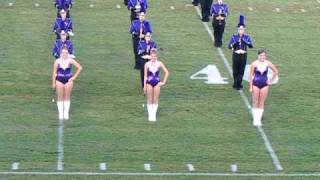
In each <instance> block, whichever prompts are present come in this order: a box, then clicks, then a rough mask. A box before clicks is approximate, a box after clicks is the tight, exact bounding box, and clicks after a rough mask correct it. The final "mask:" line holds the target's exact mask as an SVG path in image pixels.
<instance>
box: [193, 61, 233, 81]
mask: <svg viewBox="0 0 320 180" xmlns="http://www.w3.org/2000/svg"><path fill="white" fill-rule="evenodd" d="M190 79H202V80H206V81H205V82H204V83H206V84H228V81H227V79H228V78H224V77H222V76H221V74H220V72H219V70H218V68H217V67H216V66H215V65H207V66H206V67H205V68H203V69H201V70H200V71H198V72H196V73H194V74H193V75H191V76H190Z"/></svg>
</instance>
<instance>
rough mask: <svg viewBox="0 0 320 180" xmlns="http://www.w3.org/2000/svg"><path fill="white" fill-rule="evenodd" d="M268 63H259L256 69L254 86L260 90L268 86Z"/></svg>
mask: <svg viewBox="0 0 320 180" xmlns="http://www.w3.org/2000/svg"><path fill="white" fill-rule="evenodd" d="M267 82H268V63H267V62H258V63H256V65H255V67H254V77H253V81H252V84H253V85H254V86H256V87H258V88H259V89H262V88H264V87H265V86H268V83H267Z"/></svg>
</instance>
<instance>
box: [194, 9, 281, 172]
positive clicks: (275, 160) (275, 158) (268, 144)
mask: <svg viewBox="0 0 320 180" xmlns="http://www.w3.org/2000/svg"><path fill="white" fill-rule="evenodd" d="M195 8H196V11H197V13H198V15H199V16H200V17H201V12H200V9H199V7H195ZM203 25H204V27H205V28H206V30H207V32H208V34H209V36H210V37H211V40H212V42H214V36H213V33H212V32H211V30H210V28H209V26H208V24H207V23H205V22H203ZM217 49H218V52H219V55H220V57H221V59H222V60H223V63H224V65H225V67H226V68H227V70H228V72H229V75H230V77H233V75H232V69H231V66H230V64H229V62H228V61H227V59H226V57H225V55H224V53H223V51H222V49H221V48H217ZM239 93H240V96H241V98H242V100H243V101H244V103H245V105H246V107H247V109H248V111H249V113H250V114H251V105H250V103H249V100H248V97H247V96H246V95H245V94H244V92H243V91H242V90H240V91H239ZM258 131H259V132H260V135H261V137H262V139H263V141H264V144H265V146H266V148H267V150H268V153H269V155H270V157H271V158H272V162H273V165H274V166H275V168H276V170H277V171H282V170H283V167H282V166H281V163H280V161H279V158H278V156H277V154H276V153H275V151H274V150H273V148H272V145H271V142H270V141H269V139H268V137H267V135H266V134H265V132H264V130H263V128H262V127H258Z"/></svg>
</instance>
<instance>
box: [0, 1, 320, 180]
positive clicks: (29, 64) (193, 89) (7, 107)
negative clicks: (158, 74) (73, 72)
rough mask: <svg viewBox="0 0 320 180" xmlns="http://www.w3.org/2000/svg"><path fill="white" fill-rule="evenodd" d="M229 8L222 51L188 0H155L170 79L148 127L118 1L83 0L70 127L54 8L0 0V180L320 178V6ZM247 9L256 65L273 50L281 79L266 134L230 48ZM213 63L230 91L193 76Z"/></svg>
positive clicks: (244, 4) (77, 19) (273, 91)
mask: <svg viewBox="0 0 320 180" xmlns="http://www.w3.org/2000/svg"><path fill="white" fill-rule="evenodd" d="M225 1H226V2H227V3H228V5H229V8H230V15H229V17H228V19H227V25H226V29H225V33H224V38H223V47H222V48H215V47H214V46H213V39H212V26H211V22H210V23H203V22H202V21H201V20H200V17H199V9H198V8H197V7H194V6H193V5H191V3H190V1H189V0H148V2H149V9H148V14H147V16H146V17H147V19H148V20H150V21H151V24H152V27H153V39H154V40H155V41H156V42H157V44H158V51H159V57H160V60H161V61H162V62H164V63H165V64H166V66H167V68H168V69H169V71H170V77H169V79H168V83H167V84H166V85H165V86H164V87H163V88H162V89H161V97H160V103H159V111H158V118H157V122H155V123H151V122H148V120H147V112H146V109H145V107H143V105H144V104H145V103H146V98H145V97H144V96H143V94H142V90H141V87H140V74H139V71H137V70H135V69H133V65H134V56H133V52H132V42H131V35H130V34H129V26H130V19H129V16H130V13H129V11H128V10H127V9H126V7H124V5H123V1H122V0H75V2H76V3H75V4H74V7H73V8H72V9H71V16H72V20H73V23H74V25H73V26H74V27H73V29H74V33H75V36H74V37H72V38H71V39H72V41H73V44H74V48H75V53H74V54H75V55H76V57H77V59H78V60H79V62H80V63H81V65H82V66H83V71H82V72H81V75H80V77H79V78H78V79H77V80H76V81H75V86H74V90H73V93H72V100H71V112H70V120H68V121H60V122H59V120H58V115H57V106H56V103H55V102H52V98H53V97H54V94H53V91H52V88H51V74H52V65H53V62H54V58H53V56H52V55H51V49H52V46H53V43H54V40H55V35H54V33H53V32H52V24H53V23H54V20H55V16H56V10H55V7H54V6H53V3H52V1H51V0H0V26H1V29H0V32H1V33H0V179H28V178H29V179H89V178H90V179H106V178H110V179H111V178H114V179H318V178H320V177H319V176H320V170H319V169H320V136H319V133H320V130H319V129H320V123H319V120H320V74H319V72H320V61H319V55H320V51H319V46H320V36H319V34H320V21H319V17H320V1H319V0H318V1H317V0H305V1H299V0H268V1H265V0H241V1H240V0H225ZM10 3H12V4H10ZM36 3H38V4H39V5H38V6H36V5H35V4H36ZM119 5H120V6H119ZM241 13H243V14H244V15H245V16H246V25H247V30H246V32H247V33H248V34H249V35H251V37H252V39H253V45H254V48H253V49H251V50H249V53H248V63H251V62H252V61H253V60H255V58H256V53H257V50H258V49H260V48H265V49H266V50H267V55H268V58H269V59H270V60H271V61H272V62H273V63H274V64H275V65H276V66H277V68H278V70H279V82H278V83H277V84H275V85H273V86H271V88H270V92H269V97H268V99H267V101H266V105H265V112H264V116H263V120H262V124H263V126H262V127H260V128H257V127H254V126H252V115H251V112H250V111H251V110H250V108H251V94H250V93H249V91H248V83H247V82H246V81H244V89H243V90H241V91H235V90H234V89H232V83H233V79H232V76H231V74H232V72H231V63H232V60H231V57H232V52H231V50H229V49H228V48H227V44H228V42H229V38H230V36H231V35H232V34H234V33H236V31H237V30H236V25H237V24H238V18H239V15H240V14H241ZM208 65H214V66H215V67H216V68H217V70H218V72H219V73H220V75H221V77H224V78H226V79H225V82H228V84H206V83H205V81H206V80H204V79H200V80H194V79H191V78H190V76H192V75H193V74H195V73H197V72H199V71H201V70H202V69H204V68H205V67H207V66H208ZM201 77H202V78H206V77H207V76H205V75H203V76H201ZM104 165H105V166H106V168H105V169H103V168H102V169H101V166H104ZM149 165H150V169H148V166H149ZM231 165H236V166H237V172H235V173H234V172H231V170H230V167H231Z"/></svg>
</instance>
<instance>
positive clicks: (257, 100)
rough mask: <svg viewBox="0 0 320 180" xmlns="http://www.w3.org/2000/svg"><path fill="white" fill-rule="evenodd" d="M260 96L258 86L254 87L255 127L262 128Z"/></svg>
mask: <svg viewBox="0 0 320 180" xmlns="http://www.w3.org/2000/svg"><path fill="white" fill-rule="evenodd" d="M259 94H260V89H259V88H258V87H256V86H253V87H252V118H253V125H254V126H261V123H260V122H259V109H258V105H259Z"/></svg>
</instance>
